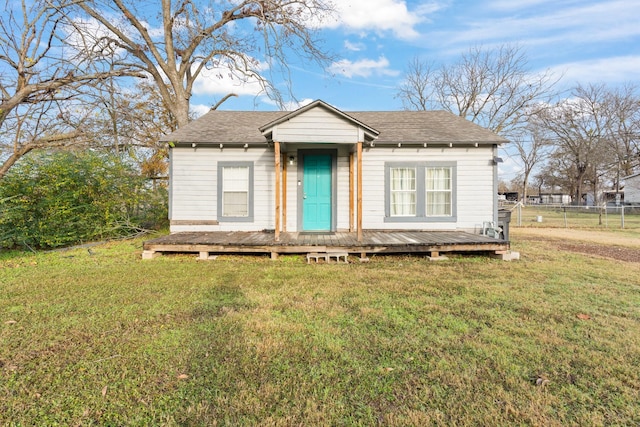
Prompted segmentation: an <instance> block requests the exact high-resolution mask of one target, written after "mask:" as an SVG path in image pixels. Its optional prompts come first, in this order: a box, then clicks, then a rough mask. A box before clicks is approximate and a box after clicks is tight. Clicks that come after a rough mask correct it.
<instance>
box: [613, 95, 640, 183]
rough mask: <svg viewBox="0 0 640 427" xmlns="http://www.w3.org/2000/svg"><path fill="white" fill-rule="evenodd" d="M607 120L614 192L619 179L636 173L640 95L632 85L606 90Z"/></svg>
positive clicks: (639, 127) (639, 134)
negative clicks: (613, 174)
mask: <svg viewBox="0 0 640 427" xmlns="http://www.w3.org/2000/svg"><path fill="white" fill-rule="evenodd" d="M605 102H606V104H605V107H606V108H607V111H608V113H607V114H608V115H609V118H610V119H609V120H608V121H607V124H606V126H607V129H606V132H607V133H608V135H609V137H608V138H607V140H608V141H609V142H610V144H611V146H610V148H611V150H612V152H613V154H614V156H615V158H614V159H613V161H614V165H613V168H614V170H615V177H613V181H614V185H613V187H614V189H615V190H616V191H619V190H620V178H621V177H623V176H627V175H632V174H633V173H634V172H635V169H634V160H636V159H640V95H639V94H638V89H637V87H636V86H635V85H632V84H625V85H623V86H622V87H620V88H616V89H611V90H608V91H607V94H606V96H605Z"/></svg>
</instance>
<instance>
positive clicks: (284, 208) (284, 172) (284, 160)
mask: <svg viewBox="0 0 640 427" xmlns="http://www.w3.org/2000/svg"><path fill="white" fill-rule="evenodd" d="M282 231H283V232H284V233H286V232H287V153H282Z"/></svg>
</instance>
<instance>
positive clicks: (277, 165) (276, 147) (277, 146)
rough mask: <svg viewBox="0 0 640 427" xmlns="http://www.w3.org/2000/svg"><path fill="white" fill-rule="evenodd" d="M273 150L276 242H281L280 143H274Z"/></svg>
mask: <svg viewBox="0 0 640 427" xmlns="http://www.w3.org/2000/svg"><path fill="white" fill-rule="evenodd" d="M273 148H274V151H275V172H276V183H275V184H276V191H275V194H276V204H275V207H276V229H275V240H276V242H279V241H280V158H281V157H282V156H281V155H280V142H278V141H273Z"/></svg>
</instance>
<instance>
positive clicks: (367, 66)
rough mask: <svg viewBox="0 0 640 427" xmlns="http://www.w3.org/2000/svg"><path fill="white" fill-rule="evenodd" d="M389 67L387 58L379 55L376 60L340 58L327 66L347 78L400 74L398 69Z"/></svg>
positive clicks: (332, 71)
mask: <svg viewBox="0 0 640 427" xmlns="http://www.w3.org/2000/svg"><path fill="white" fill-rule="evenodd" d="M388 67H389V60H388V59H387V58H385V57H384V56H381V57H380V58H378V59H377V60H374V59H361V60H359V61H355V62H353V61H350V60H348V59H342V60H340V61H337V62H334V63H333V64H331V66H330V67H329V72H331V73H333V74H337V75H342V76H345V77H348V78H352V77H365V78H366V77H371V76H372V75H376V76H397V75H399V74H400V71H398V70H392V69H390V68H388Z"/></svg>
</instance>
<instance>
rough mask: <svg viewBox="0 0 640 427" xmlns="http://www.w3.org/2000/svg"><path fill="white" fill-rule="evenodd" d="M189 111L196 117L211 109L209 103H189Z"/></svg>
mask: <svg viewBox="0 0 640 427" xmlns="http://www.w3.org/2000/svg"><path fill="white" fill-rule="evenodd" d="M189 111H190V112H191V114H193V115H194V116H195V118H198V117H201V116H204V115H205V114H207V113H208V112H209V111H211V105H204V104H191V105H190V106H189Z"/></svg>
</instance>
